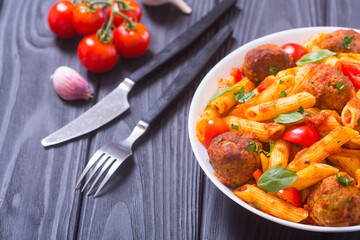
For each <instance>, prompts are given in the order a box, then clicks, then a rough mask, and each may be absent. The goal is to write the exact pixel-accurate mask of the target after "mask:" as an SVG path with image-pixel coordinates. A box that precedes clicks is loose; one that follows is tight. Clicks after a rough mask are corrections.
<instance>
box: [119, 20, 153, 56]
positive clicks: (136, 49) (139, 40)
mask: <svg viewBox="0 0 360 240" xmlns="http://www.w3.org/2000/svg"><path fill="white" fill-rule="evenodd" d="M127 26H128V25H127V24H125V23H124V24H121V25H120V26H118V27H117V28H116V29H115V31H114V34H113V35H114V43H115V45H116V47H117V49H118V51H119V55H120V56H122V57H124V58H136V57H139V56H141V55H143V54H144V53H145V52H146V50H147V49H148V47H149V45H150V33H149V31H148V30H147V28H146V27H145V26H144V25H143V24H141V23H136V26H135V29H128V27H127Z"/></svg>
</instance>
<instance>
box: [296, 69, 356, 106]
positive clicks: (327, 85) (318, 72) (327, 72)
mask: <svg viewBox="0 0 360 240" xmlns="http://www.w3.org/2000/svg"><path fill="white" fill-rule="evenodd" d="M302 91H305V92H308V93H311V94H312V95H313V96H314V97H315V98H316V106H318V107H321V108H325V109H332V110H335V111H337V112H339V113H340V112H341V110H342V109H343V108H344V106H345V105H346V103H347V102H348V101H349V100H350V98H351V97H352V96H353V95H354V94H355V88H354V86H353V84H352V82H351V81H350V80H349V79H348V78H347V77H345V76H344V75H343V74H341V73H340V72H339V71H338V70H337V69H336V68H334V67H332V66H330V65H326V64H312V71H311V75H310V77H309V78H307V80H306V81H305V82H304V84H303V86H302Z"/></svg>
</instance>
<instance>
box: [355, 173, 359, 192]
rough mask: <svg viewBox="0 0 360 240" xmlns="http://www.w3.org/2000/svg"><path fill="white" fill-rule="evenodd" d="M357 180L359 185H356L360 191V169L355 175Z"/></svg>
mask: <svg viewBox="0 0 360 240" xmlns="http://www.w3.org/2000/svg"><path fill="white" fill-rule="evenodd" d="M355 180H356V182H357V184H356V185H355V186H356V187H357V188H358V189H360V169H358V170H357V171H356V174H355Z"/></svg>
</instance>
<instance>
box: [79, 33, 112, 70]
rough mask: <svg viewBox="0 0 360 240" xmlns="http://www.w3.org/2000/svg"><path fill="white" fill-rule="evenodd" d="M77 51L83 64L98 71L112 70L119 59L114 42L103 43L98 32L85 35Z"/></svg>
mask: <svg viewBox="0 0 360 240" xmlns="http://www.w3.org/2000/svg"><path fill="white" fill-rule="evenodd" d="M77 52H78V57H79V60H80V62H81V64H82V65H83V66H84V67H85V68H87V69H88V70H90V71H92V72H96V73H100V72H106V71H108V70H110V69H111V68H113V67H114V66H115V64H116V62H117V59H118V53H117V50H116V46H115V45H114V44H113V43H112V42H111V43H102V42H101V41H100V40H99V39H98V38H97V36H96V34H92V35H89V36H86V37H84V38H83V39H82V40H81V42H80V43H79V46H78V50H77Z"/></svg>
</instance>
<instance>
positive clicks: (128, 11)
mask: <svg viewBox="0 0 360 240" xmlns="http://www.w3.org/2000/svg"><path fill="white" fill-rule="evenodd" d="M119 4H120V3H116V2H114V3H113V6H114V9H115V11H117V12H121V13H122V14H124V15H125V16H127V17H128V18H131V19H132V20H133V21H135V22H140V20H141V13H142V12H141V7H140V5H139V4H138V3H137V2H136V1H134V0H130V1H125V4H126V7H124V8H122V9H121V8H119ZM120 6H121V5H120ZM110 15H111V8H110V7H108V8H107V9H106V17H107V20H108V21H109V19H110ZM123 22H124V19H123V18H122V17H120V16H119V15H116V14H115V15H114V21H113V23H114V25H115V27H117V26H119V25H120V24H122V23H123Z"/></svg>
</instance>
